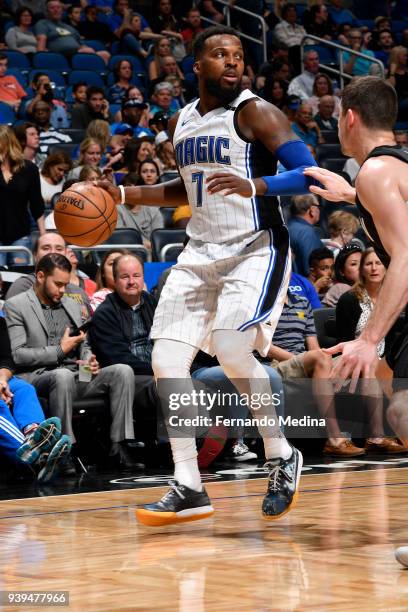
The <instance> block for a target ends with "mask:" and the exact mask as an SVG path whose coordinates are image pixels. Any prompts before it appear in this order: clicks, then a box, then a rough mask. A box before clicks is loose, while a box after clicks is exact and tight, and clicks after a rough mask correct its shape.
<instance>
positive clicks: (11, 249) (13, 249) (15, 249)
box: [0, 246, 34, 266]
mask: <svg viewBox="0 0 408 612" xmlns="http://www.w3.org/2000/svg"><path fill="white" fill-rule="evenodd" d="M21 252H23V253H25V254H26V255H27V256H28V263H27V264H26V265H28V266H33V265H34V258H33V254H32V252H31V251H30V249H28V248H27V247H25V246H0V253H21Z"/></svg>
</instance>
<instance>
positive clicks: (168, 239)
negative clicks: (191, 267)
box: [150, 228, 186, 261]
mask: <svg viewBox="0 0 408 612" xmlns="http://www.w3.org/2000/svg"><path fill="white" fill-rule="evenodd" d="M185 239H186V232H185V230H181V229H165V228H163V229H156V230H154V231H153V232H152V235H151V238H150V240H151V243H152V260H153V261H175V260H174V259H168V257H167V255H166V254H165V253H163V248H164V247H165V246H167V245H169V244H177V245H181V244H184V241H185ZM181 250H182V249H181Z"/></svg>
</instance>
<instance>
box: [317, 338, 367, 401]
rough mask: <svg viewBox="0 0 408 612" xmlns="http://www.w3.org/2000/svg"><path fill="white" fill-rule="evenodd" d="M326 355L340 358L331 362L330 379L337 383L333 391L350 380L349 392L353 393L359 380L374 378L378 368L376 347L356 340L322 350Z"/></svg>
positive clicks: (364, 341) (361, 340)
mask: <svg viewBox="0 0 408 612" xmlns="http://www.w3.org/2000/svg"><path fill="white" fill-rule="evenodd" d="M323 352H324V353H326V354H327V355H337V354H338V353H341V357H339V358H338V359H336V360H335V361H334V362H333V367H332V373H331V378H334V379H336V380H337V381H338V383H337V385H336V387H335V390H336V391H339V389H340V388H341V386H342V385H343V383H344V381H345V380H347V379H349V378H351V383H350V392H351V393H354V391H355V389H356V387H357V383H358V379H359V378H374V376H375V369H376V368H377V366H378V355H377V346H376V345H375V344H374V343H372V342H368V340H364V339H362V338H357V339H356V340H352V341H351V342H341V343H340V344H336V346H332V347H331V348H328V349H323Z"/></svg>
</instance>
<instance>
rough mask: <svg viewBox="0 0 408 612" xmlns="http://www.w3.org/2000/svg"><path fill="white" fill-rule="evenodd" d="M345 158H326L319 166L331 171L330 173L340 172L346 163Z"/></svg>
mask: <svg viewBox="0 0 408 612" xmlns="http://www.w3.org/2000/svg"><path fill="white" fill-rule="evenodd" d="M346 159H347V158H346V157H327V158H325V159H323V160H322V161H321V162H320V163H319V166H320V167H321V168H326V170H331V171H332V172H341V171H342V170H343V167H344V164H345V162H346Z"/></svg>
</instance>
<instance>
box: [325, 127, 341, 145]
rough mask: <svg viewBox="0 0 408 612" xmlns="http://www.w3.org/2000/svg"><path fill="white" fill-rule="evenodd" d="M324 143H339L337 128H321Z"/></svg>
mask: <svg viewBox="0 0 408 612" xmlns="http://www.w3.org/2000/svg"><path fill="white" fill-rule="evenodd" d="M321 133H322V136H323V138H324V140H325V143H326V144H339V134H338V132H337V130H321Z"/></svg>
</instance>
